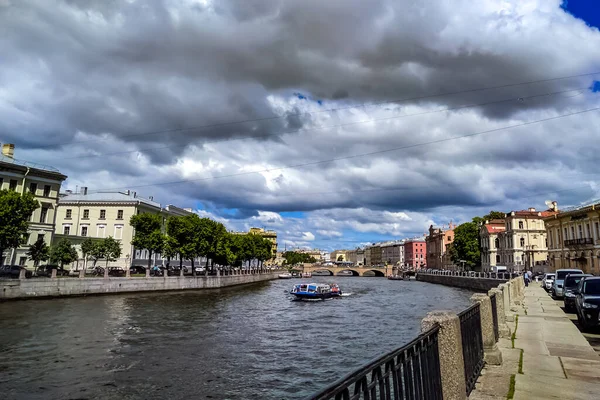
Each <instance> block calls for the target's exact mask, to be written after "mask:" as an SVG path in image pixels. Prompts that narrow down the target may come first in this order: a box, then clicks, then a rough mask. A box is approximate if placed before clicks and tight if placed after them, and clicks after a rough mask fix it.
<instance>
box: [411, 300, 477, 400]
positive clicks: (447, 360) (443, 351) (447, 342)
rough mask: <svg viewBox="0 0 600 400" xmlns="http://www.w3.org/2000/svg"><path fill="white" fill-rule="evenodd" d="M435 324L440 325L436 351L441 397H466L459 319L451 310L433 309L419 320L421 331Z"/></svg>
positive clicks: (448, 399)
mask: <svg viewBox="0 0 600 400" xmlns="http://www.w3.org/2000/svg"><path fill="white" fill-rule="evenodd" d="M436 324H439V325H440V331H439V334H438V353H439V356H440V372H441V374H442V393H443V398H444V400H464V399H466V398H467V387H466V383H465V362H464V359H463V348H462V336H461V333H460V320H459V319H458V316H457V315H456V314H455V313H453V312H452V311H433V312H430V313H428V314H427V316H426V317H425V318H423V320H422V321H421V332H426V331H428V330H429V329H431V328H433V326H435V325H436Z"/></svg>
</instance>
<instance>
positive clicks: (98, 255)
mask: <svg viewBox="0 0 600 400" xmlns="http://www.w3.org/2000/svg"><path fill="white" fill-rule="evenodd" d="M86 241H87V239H86ZM90 242H91V245H90V244H86V250H87V251H88V252H87V253H84V254H85V255H86V257H87V258H89V259H90V260H92V261H94V267H95V266H96V263H97V262H98V260H100V259H102V258H104V243H103V242H102V241H92V240H91V239H90ZM84 243H85V242H84ZM82 246H83V243H82ZM82 252H83V249H82Z"/></svg>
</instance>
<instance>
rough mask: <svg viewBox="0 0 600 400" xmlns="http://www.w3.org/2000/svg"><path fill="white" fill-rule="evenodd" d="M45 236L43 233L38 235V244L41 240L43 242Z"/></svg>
mask: <svg viewBox="0 0 600 400" xmlns="http://www.w3.org/2000/svg"><path fill="white" fill-rule="evenodd" d="M45 236H46V235H45V234H43V233H38V237H37V240H38V242H39V241H41V240H44V238H45Z"/></svg>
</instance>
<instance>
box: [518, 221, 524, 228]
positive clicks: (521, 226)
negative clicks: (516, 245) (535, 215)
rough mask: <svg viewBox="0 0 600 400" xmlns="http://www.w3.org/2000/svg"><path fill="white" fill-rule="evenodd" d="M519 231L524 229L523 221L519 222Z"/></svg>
mask: <svg viewBox="0 0 600 400" xmlns="http://www.w3.org/2000/svg"><path fill="white" fill-rule="evenodd" d="M519 229H523V221H519Z"/></svg>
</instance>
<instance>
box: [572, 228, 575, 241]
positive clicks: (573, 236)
mask: <svg viewBox="0 0 600 400" xmlns="http://www.w3.org/2000/svg"><path fill="white" fill-rule="evenodd" d="M571 239H575V227H573V226H572V227H571Z"/></svg>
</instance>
